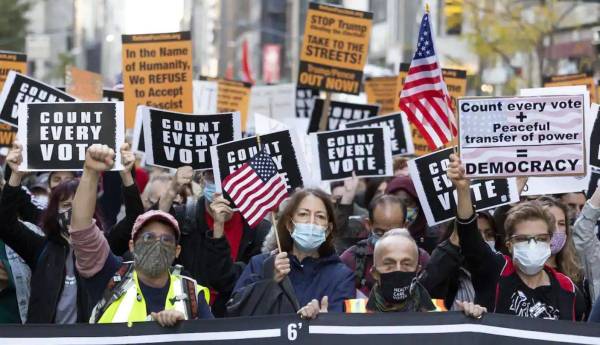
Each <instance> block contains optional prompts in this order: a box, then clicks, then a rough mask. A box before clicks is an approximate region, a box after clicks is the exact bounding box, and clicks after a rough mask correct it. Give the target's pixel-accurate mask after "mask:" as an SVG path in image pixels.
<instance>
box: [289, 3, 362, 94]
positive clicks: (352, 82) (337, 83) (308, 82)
mask: <svg viewBox="0 0 600 345" xmlns="http://www.w3.org/2000/svg"><path fill="white" fill-rule="evenodd" d="M308 6H309V7H308V12H307V13H306V25H305V27H304V39H303V40H302V50H301V51H300V66H299V71H298V86H303V87H309V88H314V89H319V90H325V91H331V92H342V93H351V94H354V95H358V93H359V92H360V83H361V81H362V76H363V68H364V67H365V64H366V62H367V54H368V52H369V38H370V37H371V24H372V20H373V14H372V13H370V12H361V11H355V10H350V9H345V8H340V7H333V6H328V5H323V4H317V3H313V2H311V3H309V5H308Z"/></svg>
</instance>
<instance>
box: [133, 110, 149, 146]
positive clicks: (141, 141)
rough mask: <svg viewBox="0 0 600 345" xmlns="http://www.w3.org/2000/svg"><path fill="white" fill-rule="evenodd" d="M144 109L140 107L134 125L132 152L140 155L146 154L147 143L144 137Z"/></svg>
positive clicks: (136, 112)
mask: <svg viewBox="0 0 600 345" xmlns="http://www.w3.org/2000/svg"><path fill="white" fill-rule="evenodd" d="M144 108H146V107H145V106H143V105H138V107H137V109H136V111H135V123H134V125H133V141H132V143H131V144H132V146H133V147H132V150H133V151H134V152H137V153H139V154H142V155H143V154H144V152H146V151H145V150H146V142H145V138H144V137H145V136H144Z"/></svg>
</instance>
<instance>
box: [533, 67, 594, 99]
mask: <svg viewBox="0 0 600 345" xmlns="http://www.w3.org/2000/svg"><path fill="white" fill-rule="evenodd" d="M574 85H585V87H586V88H587V90H588V91H589V92H590V103H596V99H597V95H596V84H595V83H594V75H593V74H592V73H591V72H586V73H575V74H565V75H553V76H549V77H544V87H552V86H574Z"/></svg>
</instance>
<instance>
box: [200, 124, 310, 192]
mask: <svg viewBox="0 0 600 345" xmlns="http://www.w3.org/2000/svg"><path fill="white" fill-rule="evenodd" d="M260 143H261V146H262V147H263V149H264V150H265V152H267V153H268V154H269V155H270V156H271V158H273V162H275V165H276V166H277V171H278V172H279V174H281V175H282V177H283V179H284V180H285V182H286V184H287V187H288V192H290V193H291V192H293V191H294V190H295V189H296V188H298V187H302V186H304V185H305V184H306V183H307V182H308V181H307V179H308V176H309V175H308V174H307V173H306V164H305V162H304V156H303V155H302V149H301V146H300V143H299V141H298V139H297V138H296V136H295V134H294V132H291V131H289V130H285V131H280V132H274V133H269V134H265V135H261V136H260ZM259 151H260V148H259V146H258V143H257V140H256V137H249V138H244V139H242V140H236V141H231V142H228V143H225V144H219V145H216V146H212V147H211V148H210V153H211V159H212V165H213V174H214V177H215V185H216V187H217V192H219V193H220V192H221V181H223V180H224V179H225V178H226V177H227V176H229V175H230V174H231V173H232V172H234V171H235V170H236V169H238V168H239V167H241V166H242V165H243V164H244V163H246V162H247V161H249V160H250V159H251V158H252V157H254V156H255V155H256V154H257V153H258V152H259Z"/></svg>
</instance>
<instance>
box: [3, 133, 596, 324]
mask: <svg viewBox="0 0 600 345" xmlns="http://www.w3.org/2000/svg"><path fill="white" fill-rule="evenodd" d="M119 149H120V150H121V160H122V162H121V163H122V165H123V167H124V170H122V171H120V172H113V171H110V169H111V167H112V166H113V165H114V164H115V161H114V160H115V152H114V150H113V149H111V148H109V147H107V146H101V145H93V146H91V147H89V148H88V150H87V154H86V159H85V164H84V166H83V167H82V173H74V172H50V173H35V174H26V173H24V172H22V171H20V170H19V164H20V163H21V161H22V147H21V146H20V145H19V143H18V142H15V144H14V145H13V147H12V148H11V149H10V151H9V153H8V155H7V156H6V167H5V169H4V171H3V176H2V179H1V180H2V181H1V183H0V185H1V186H2V194H1V197H0V219H2V221H1V222H0V323H56V324H72V323H83V322H90V323H111V322H137V321H148V320H155V321H156V322H158V323H159V324H160V325H162V326H172V325H174V324H176V323H177V322H178V321H179V320H188V319H206V318H221V317H232V316H256V315H269V314H280V313H297V314H299V315H300V317H302V318H307V319H314V318H317V317H318V315H319V314H320V313H325V312H329V313H357V312H364V313H375V312H403V311H410V312H415V311H419V312H434V311H437V312H441V311H462V312H463V313H465V314H466V315H467V316H469V317H474V318H481V317H485V315H484V314H485V313H502V314H509V315H514V316H516V317H528V318H541V319H549V320H571V321H590V322H596V321H600V304H599V303H595V302H596V299H599V298H600V240H599V239H598V233H597V225H596V224H597V222H598V220H599V219H600V190H597V191H595V192H594V193H593V195H592V196H591V198H590V199H589V200H586V199H585V195H584V194H583V193H582V192H577V193H568V194H565V195H552V196H550V195H544V196H539V197H537V198H527V199H526V198H522V201H521V202H519V203H516V204H513V205H507V206H502V207H498V208H496V209H493V210H490V211H485V212H476V211H475V210H474V209H473V206H472V205H473V204H472V202H471V193H470V181H469V179H467V178H465V176H464V168H463V166H462V165H461V161H460V159H459V158H458V157H457V156H455V155H452V156H451V163H450V166H449V168H448V172H447V174H448V178H449V179H450V180H451V181H452V183H453V184H454V186H455V187H456V190H457V207H456V218H455V219H454V220H453V221H451V222H449V223H447V224H444V225H442V226H436V227H429V226H427V222H426V219H425V215H424V212H423V206H422V202H423V201H422V200H419V197H418V195H417V193H416V191H415V187H414V185H413V182H412V180H411V178H410V176H408V172H407V170H406V169H405V167H406V164H405V163H406V161H405V160H400V161H398V162H397V164H396V169H395V176H394V177H391V178H387V179H381V178H378V179H361V178H356V177H353V178H350V179H348V180H346V181H344V182H342V183H334V184H332V185H331V194H328V193H326V192H325V191H323V190H320V189H308V188H307V189H301V190H296V191H295V192H294V193H293V194H291V195H290V197H289V198H288V199H287V200H285V201H284V202H283V203H282V204H281V205H280V207H279V209H278V210H276V212H275V215H274V216H273V217H268V218H266V219H264V220H263V221H262V222H260V223H259V224H258V225H257V226H255V227H253V228H251V227H250V226H249V225H248V224H247V222H246V221H245V220H244V218H243V217H242V216H241V215H240V213H239V212H237V211H236V209H235V206H234V205H232V204H231V202H230V201H228V199H226V198H224V197H223V195H220V194H218V193H216V192H215V190H216V188H215V181H214V177H213V175H212V172H210V171H204V172H194V171H192V169H191V167H182V168H179V169H178V170H177V171H176V172H173V173H171V172H169V171H167V170H164V169H160V168H147V169H143V168H141V167H140V165H139V162H136V156H135V155H134V154H133V153H132V152H131V150H130V148H129V145H128V144H125V145H123V146H122V147H121V148H119ZM524 183H525V179H519V185H520V186H521V187H522V186H523V185H524Z"/></svg>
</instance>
